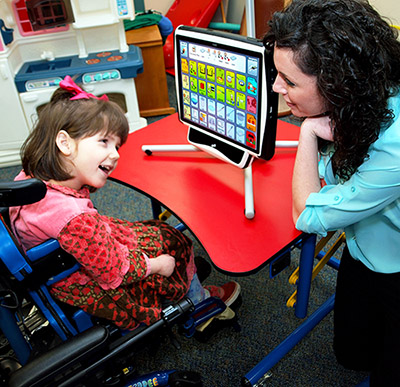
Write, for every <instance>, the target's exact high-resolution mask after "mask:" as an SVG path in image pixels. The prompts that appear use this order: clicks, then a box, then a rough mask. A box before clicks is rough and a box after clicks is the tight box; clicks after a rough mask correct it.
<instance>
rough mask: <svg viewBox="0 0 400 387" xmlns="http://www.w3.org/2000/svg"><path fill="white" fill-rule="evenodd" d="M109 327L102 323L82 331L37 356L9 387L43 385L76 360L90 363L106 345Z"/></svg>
mask: <svg viewBox="0 0 400 387" xmlns="http://www.w3.org/2000/svg"><path fill="white" fill-rule="evenodd" d="M108 338H109V334H108V330H107V329H106V328H105V327H103V326H100V325H97V326H94V327H93V328H90V329H88V330H87V331H85V332H83V333H80V334H79V335H77V336H75V337H73V338H72V339H70V340H69V341H67V342H65V343H63V344H61V345H59V346H58V347H55V348H53V349H51V350H50V351H48V352H47V353H45V354H43V355H41V356H39V357H37V358H35V359H34V360H32V361H30V362H29V363H27V364H26V365H25V366H23V367H22V368H20V369H18V370H17V371H15V372H14V373H13V374H12V375H11V377H10V380H9V384H8V385H9V387H33V386H43V385H45V384H46V381H51V380H52V378H54V377H55V376H57V375H59V374H61V373H62V372H63V371H66V370H68V369H70V368H71V367H72V366H73V365H74V364H76V363H77V362H87V363H89V364H90V363H91V361H93V358H97V357H98V356H99V355H100V354H101V353H102V351H101V350H102V349H104V348H107V344H108Z"/></svg>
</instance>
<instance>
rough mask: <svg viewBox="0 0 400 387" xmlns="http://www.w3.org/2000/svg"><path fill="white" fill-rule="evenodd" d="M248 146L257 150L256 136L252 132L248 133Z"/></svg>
mask: <svg viewBox="0 0 400 387" xmlns="http://www.w3.org/2000/svg"><path fill="white" fill-rule="evenodd" d="M246 145H248V146H249V147H251V148H254V149H255V148H256V136H255V135H254V133H252V132H247V135H246Z"/></svg>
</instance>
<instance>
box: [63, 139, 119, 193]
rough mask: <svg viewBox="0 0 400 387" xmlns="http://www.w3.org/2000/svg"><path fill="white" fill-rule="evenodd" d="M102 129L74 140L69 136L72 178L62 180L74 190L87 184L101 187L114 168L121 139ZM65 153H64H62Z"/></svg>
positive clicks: (68, 157)
mask: <svg viewBox="0 0 400 387" xmlns="http://www.w3.org/2000/svg"><path fill="white" fill-rule="evenodd" d="M104 133H105V132H104V131H102V132H100V133H98V134H95V135H94V136H90V137H85V138H82V139H78V140H74V139H72V138H71V137H69V136H68V137H69V139H68V141H69V147H70V153H69V154H68V155H67V159H68V161H70V164H71V168H72V169H71V170H70V173H71V175H72V176H74V177H73V178H72V179H69V180H67V181H64V182H62V184H63V185H66V186H68V187H70V188H73V189H75V190H78V191H79V190H80V189H81V188H82V186H84V185H89V186H91V187H94V188H101V187H103V186H104V184H105V183H106V181H107V178H108V176H109V175H110V174H111V172H112V171H113V170H114V169H115V167H116V166H117V163H118V159H119V153H118V149H119V147H120V146H121V139H120V138H119V137H118V136H116V135H113V134H107V135H105V134H104ZM64 154H65V153H64Z"/></svg>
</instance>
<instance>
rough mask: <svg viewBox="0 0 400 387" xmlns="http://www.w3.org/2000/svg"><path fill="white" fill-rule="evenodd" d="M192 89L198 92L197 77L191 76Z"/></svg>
mask: <svg viewBox="0 0 400 387" xmlns="http://www.w3.org/2000/svg"><path fill="white" fill-rule="evenodd" d="M190 90H192V91H194V92H195V93H197V78H192V77H190Z"/></svg>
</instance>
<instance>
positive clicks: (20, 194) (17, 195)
mask: <svg viewBox="0 0 400 387" xmlns="http://www.w3.org/2000/svg"><path fill="white" fill-rule="evenodd" d="M46 190H47V187H46V184H44V183H43V181H41V180H38V179H27V180H19V181H1V182H0V207H13V206H23V205H25V204H32V203H35V202H38V201H39V200H41V199H43V198H44V197H45V195H46Z"/></svg>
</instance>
